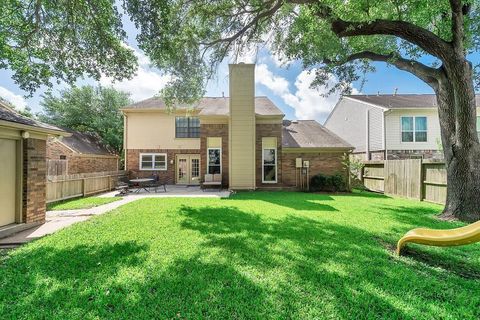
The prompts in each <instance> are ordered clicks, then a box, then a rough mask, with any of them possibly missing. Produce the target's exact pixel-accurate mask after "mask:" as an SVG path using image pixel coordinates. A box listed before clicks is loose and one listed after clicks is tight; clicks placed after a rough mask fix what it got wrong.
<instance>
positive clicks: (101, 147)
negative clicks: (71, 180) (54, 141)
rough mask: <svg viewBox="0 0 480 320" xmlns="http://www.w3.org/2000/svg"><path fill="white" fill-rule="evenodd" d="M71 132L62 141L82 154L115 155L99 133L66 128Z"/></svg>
mask: <svg viewBox="0 0 480 320" xmlns="http://www.w3.org/2000/svg"><path fill="white" fill-rule="evenodd" d="M64 130H65V131H67V132H69V133H71V134H72V135H71V136H70V137H65V138H63V139H62V140H61V141H62V143H64V144H65V145H67V146H68V147H69V148H71V149H73V150H75V151H76V152H78V153H81V154H95V155H113V154H114V152H113V151H112V150H110V149H109V148H108V147H107V146H106V145H105V144H104V143H103V142H102V140H101V139H100V137H99V136H98V135H97V134H93V133H82V132H78V131H75V130H70V129H64Z"/></svg>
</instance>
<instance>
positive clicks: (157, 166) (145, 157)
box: [140, 153, 167, 170]
mask: <svg viewBox="0 0 480 320" xmlns="http://www.w3.org/2000/svg"><path fill="white" fill-rule="evenodd" d="M140 170H167V155H166V154H165V153H141V154H140Z"/></svg>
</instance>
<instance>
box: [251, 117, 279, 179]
mask: <svg viewBox="0 0 480 320" xmlns="http://www.w3.org/2000/svg"><path fill="white" fill-rule="evenodd" d="M263 137H276V138H277V183H276V184H275V183H262V165H263V163H262V138H263ZM282 162H283V161H282V125H281V124H257V125H256V145H255V163H256V164H257V165H256V168H257V170H256V172H255V178H256V184H257V188H272V187H277V186H281V185H282V171H283V168H282Z"/></svg>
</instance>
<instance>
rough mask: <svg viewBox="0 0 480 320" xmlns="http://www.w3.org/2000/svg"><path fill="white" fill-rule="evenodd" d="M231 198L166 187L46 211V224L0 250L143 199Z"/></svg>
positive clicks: (23, 233)
mask: <svg viewBox="0 0 480 320" xmlns="http://www.w3.org/2000/svg"><path fill="white" fill-rule="evenodd" d="M118 193H119V192H118V191H112V192H108V193H104V194H101V195H98V196H99V197H115V196H116V195H117V194H118ZM229 196H230V191H229V190H207V191H203V190H202V189H200V187H199V186H179V185H168V186H167V192H164V191H163V187H162V188H159V190H158V192H155V191H153V190H152V191H150V192H147V191H145V190H141V191H140V192H138V193H136V192H131V193H129V194H127V195H124V196H122V199H121V200H118V201H115V202H111V203H108V204H105V205H102V206H98V207H93V208H90V209H77V210H64V211H47V217H46V222H45V223H44V224H42V225H40V226H36V227H34V228H30V229H27V230H24V231H21V232H19V233H16V234H13V235H11V236H9V237H6V238H3V239H0V249H1V248H15V247H17V246H19V245H21V244H23V243H26V242H29V241H32V240H35V239H38V238H41V237H43V236H45V235H48V234H52V233H54V232H56V231H58V230H61V229H63V228H65V227H68V226H70V225H72V224H74V223H77V222H81V221H85V220H88V219H90V218H91V217H92V216H95V215H100V214H104V213H106V212H109V211H111V210H113V209H116V208H118V207H120V206H123V205H124V204H127V203H130V202H133V201H136V200H139V199H144V198H174V197H176V198H181V197H187V198H226V197H229Z"/></svg>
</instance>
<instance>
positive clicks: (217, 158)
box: [207, 148, 222, 174]
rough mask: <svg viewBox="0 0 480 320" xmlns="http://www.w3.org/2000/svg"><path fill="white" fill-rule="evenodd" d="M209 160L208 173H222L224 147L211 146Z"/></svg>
mask: <svg viewBox="0 0 480 320" xmlns="http://www.w3.org/2000/svg"><path fill="white" fill-rule="evenodd" d="M207 154H208V162H207V173H208V174H220V173H221V172H222V165H221V163H222V149H220V148H209V149H207Z"/></svg>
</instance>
